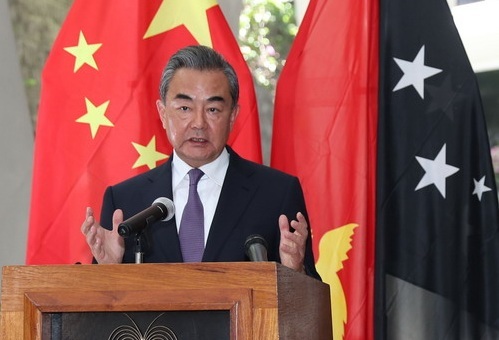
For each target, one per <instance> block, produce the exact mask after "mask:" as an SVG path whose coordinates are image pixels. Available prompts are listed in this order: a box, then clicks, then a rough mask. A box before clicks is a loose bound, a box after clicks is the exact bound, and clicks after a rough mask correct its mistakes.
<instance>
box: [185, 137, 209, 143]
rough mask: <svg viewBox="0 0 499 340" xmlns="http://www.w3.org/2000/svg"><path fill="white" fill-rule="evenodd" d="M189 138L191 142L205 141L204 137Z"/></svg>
mask: <svg viewBox="0 0 499 340" xmlns="http://www.w3.org/2000/svg"><path fill="white" fill-rule="evenodd" d="M189 140H190V141H191V142H195V143H205V142H206V139H204V138H190V139H189Z"/></svg>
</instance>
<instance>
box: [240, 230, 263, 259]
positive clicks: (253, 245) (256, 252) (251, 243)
mask: <svg viewBox="0 0 499 340" xmlns="http://www.w3.org/2000/svg"><path fill="white" fill-rule="evenodd" d="M244 249H245V251H246V255H247V256H248V257H249V259H250V260H251V261H252V262H262V261H268V258H267V241H265V239H264V238H263V237H262V236H260V235H250V236H248V238H247V239H246V242H244Z"/></svg>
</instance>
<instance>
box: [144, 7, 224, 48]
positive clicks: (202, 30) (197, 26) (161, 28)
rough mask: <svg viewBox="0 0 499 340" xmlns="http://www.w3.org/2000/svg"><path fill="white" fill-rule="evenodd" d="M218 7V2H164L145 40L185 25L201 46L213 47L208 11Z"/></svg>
mask: <svg viewBox="0 0 499 340" xmlns="http://www.w3.org/2000/svg"><path fill="white" fill-rule="evenodd" d="M216 5H217V1H216V0H163V2H162V3H161V6H160V7H159V9H158V12H157V13H156V15H155V16H154V19H153V20H152V22H151V24H150V25H149V28H148V29H147V32H146V34H145V35H144V39H146V38H150V37H153V36H155V35H158V34H161V33H164V32H166V31H168V30H171V29H173V28H175V27H178V26H180V25H185V27H186V28H187V29H188V30H189V31H190V32H191V34H192V35H193V37H194V38H195V39H196V40H197V42H198V43H199V44H200V45H206V46H210V47H213V44H212V42H211V35H210V27H209V25H208V17H207V16H206V10H208V9H209V8H211V7H213V6H216Z"/></svg>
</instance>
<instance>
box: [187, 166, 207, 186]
mask: <svg viewBox="0 0 499 340" xmlns="http://www.w3.org/2000/svg"><path fill="white" fill-rule="evenodd" d="M203 175H204V172H203V171H202V170H199V169H198V168H194V169H191V170H189V185H198V182H199V180H200V179H201V177H203Z"/></svg>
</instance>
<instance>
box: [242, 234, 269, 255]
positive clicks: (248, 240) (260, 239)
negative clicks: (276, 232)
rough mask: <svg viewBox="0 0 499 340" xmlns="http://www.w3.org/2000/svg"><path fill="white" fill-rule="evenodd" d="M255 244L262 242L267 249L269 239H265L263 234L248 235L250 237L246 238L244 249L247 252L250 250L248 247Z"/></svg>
mask: <svg viewBox="0 0 499 340" xmlns="http://www.w3.org/2000/svg"><path fill="white" fill-rule="evenodd" d="M254 244H261V245H263V246H264V247H265V249H267V241H265V239H264V238H263V237H262V236H260V235H258V234H254V235H250V236H248V238H246V242H244V249H245V250H246V252H248V249H249V248H250V247H251V246H252V245H254Z"/></svg>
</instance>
